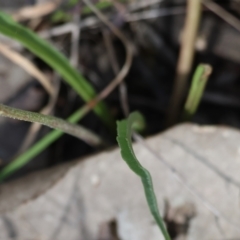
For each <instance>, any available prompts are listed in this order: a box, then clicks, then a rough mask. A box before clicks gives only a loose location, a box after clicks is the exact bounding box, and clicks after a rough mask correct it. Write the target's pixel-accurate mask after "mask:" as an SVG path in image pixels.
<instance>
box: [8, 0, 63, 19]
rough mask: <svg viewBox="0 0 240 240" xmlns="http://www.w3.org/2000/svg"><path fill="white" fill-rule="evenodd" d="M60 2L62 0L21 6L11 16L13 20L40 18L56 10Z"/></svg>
mask: <svg viewBox="0 0 240 240" xmlns="http://www.w3.org/2000/svg"><path fill="white" fill-rule="evenodd" d="M61 2H62V0H54V1H47V2H46V3H42V4H37V5H35V6H31V7H29V6H28V7H23V8H21V9H20V10H18V11H17V12H15V13H14V14H13V15H12V17H13V19H14V20H15V21H25V20H29V19H36V18H40V17H43V16H45V15H47V14H49V13H51V12H53V11H54V10H56V8H57V7H58V6H59V5H60V4H61Z"/></svg>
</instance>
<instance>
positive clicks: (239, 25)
mask: <svg viewBox="0 0 240 240" xmlns="http://www.w3.org/2000/svg"><path fill="white" fill-rule="evenodd" d="M203 4H204V6H206V7H207V8H208V9H209V10H211V11H212V12H214V13H215V14H216V15H218V16H219V17H220V18H222V19H223V20H224V21H226V22H227V23H228V24H229V25H231V26H232V27H234V28H235V29H236V30H238V31H240V20H239V19H238V18H236V17H234V16H233V15H232V14H231V13H229V12H228V11H226V10H225V9H224V8H222V7H221V6H219V5H218V4H217V3H215V2H212V1H203Z"/></svg>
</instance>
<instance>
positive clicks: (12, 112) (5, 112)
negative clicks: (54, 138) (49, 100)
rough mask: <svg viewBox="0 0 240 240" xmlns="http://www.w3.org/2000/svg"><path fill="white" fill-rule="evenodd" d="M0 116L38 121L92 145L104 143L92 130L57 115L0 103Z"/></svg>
mask: <svg viewBox="0 0 240 240" xmlns="http://www.w3.org/2000/svg"><path fill="white" fill-rule="evenodd" d="M0 116H3V117H9V118H14V119H18V120H22V121H27V122H33V123H40V124H42V125H45V126H48V127H50V128H54V129H57V130H60V131H63V132H65V133H68V134H70V135H72V136H75V137H77V138H79V139H82V140H83V141H85V142H86V143H88V144H89V145H92V146H99V145H103V144H104V141H103V140H102V139H101V138H100V137H99V136H97V135H96V134H95V133H93V132H92V131H90V130H88V129H86V128H84V127H81V126H79V125H76V124H72V123H69V122H67V121H65V120H63V119H60V118H57V117H53V116H48V115H44V114H40V113H35V112H29V111H24V110H20V109H16V108H12V107H8V106H6V105H3V104H0Z"/></svg>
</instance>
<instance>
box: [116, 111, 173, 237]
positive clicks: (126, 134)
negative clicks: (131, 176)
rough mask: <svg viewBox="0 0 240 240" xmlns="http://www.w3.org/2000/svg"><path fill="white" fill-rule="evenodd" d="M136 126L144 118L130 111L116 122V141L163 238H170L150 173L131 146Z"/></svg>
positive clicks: (138, 125)
mask: <svg viewBox="0 0 240 240" xmlns="http://www.w3.org/2000/svg"><path fill="white" fill-rule="evenodd" d="M136 127H137V128H143V127H144V119H143V117H142V115H141V114H140V113H138V112H134V113H131V114H130V115H129V117H128V118H127V119H124V120H122V121H118V122H117V132H118V136H117V141H118V145H119V147H120V149H121V155H122V158H123V159H124V160H125V162H126V163H127V165H128V166H129V168H130V169H131V170H132V171H133V172H134V173H136V174H137V175H138V176H139V177H140V178H141V180H142V184H143V187H144V191H145V196H146V199H147V203H148V206H149V209H150V211H151V213H152V215H153V217H154V219H155V221H156V222H157V224H158V226H159V228H160V230H161V232H162V234H163V236H164V238H165V240H170V236H169V234H168V232H167V230H166V228H165V225H164V222H163V219H162V218H161V216H160V213H159V210H158V205H157V200H156V196H155V192H154V189H153V183H152V178H151V175H150V173H149V172H148V170H147V169H145V168H144V167H143V166H142V165H141V164H140V162H139V161H138V159H137V158H136V156H135V154H134V151H133V148H132V140H131V137H132V130H133V128H134V129H136Z"/></svg>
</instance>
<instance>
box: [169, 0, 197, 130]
mask: <svg viewBox="0 0 240 240" xmlns="http://www.w3.org/2000/svg"><path fill="white" fill-rule="evenodd" d="M200 18H201V0H194V1H192V0H188V9H187V16H186V20H185V26H184V30H183V36H182V41H181V50H180V56H179V59H178V64H177V73H176V77H175V80H174V87H173V93H172V97H171V99H170V105H169V109H168V116H167V125H168V126H171V125H173V124H174V123H175V122H176V121H177V118H178V116H179V113H180V109H181V104H182V101H183V98H184V95H185V92H186V87H187V80H188V77H189V74H190V71H191V68H192V64H193V57H194V49H195V41H196V37H197V31H198V25H199V23H200Z"/></svg>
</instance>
